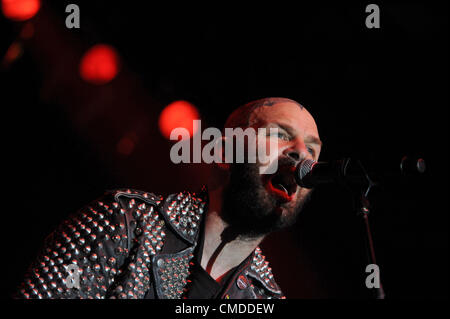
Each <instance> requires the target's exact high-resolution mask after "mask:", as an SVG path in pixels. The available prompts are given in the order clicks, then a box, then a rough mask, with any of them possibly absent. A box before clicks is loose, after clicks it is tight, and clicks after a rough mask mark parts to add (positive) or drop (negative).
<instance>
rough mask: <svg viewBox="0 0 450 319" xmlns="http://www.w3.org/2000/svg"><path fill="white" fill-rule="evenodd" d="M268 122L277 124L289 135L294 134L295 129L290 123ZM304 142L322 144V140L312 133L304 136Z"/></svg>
mask: <svg viewBox="0 0 450 319" xmlns="http://www.w3.org/2000/svg"><path fill="white" fill-rule="evenodd" d="M268 124H274V125H276V126H278V127H279V128H281V129H283V130H285V131H286V132H288V133H289V134H290V135H293V136H294V135H295V130H294V129H293V128H292V127H291V126H290V125H286V124H282V123H278V122H271V123H268ZM305 142H306V143H313V144H317V145H319V146H322V144H323V143H322V141H321V140H320V138H318V137H317V136H314V135H307V136H306V137H305Z"/></svg>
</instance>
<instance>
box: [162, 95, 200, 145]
mask: <svg viewBox="0 0 450 319" xmlns="http://www.w3.org/2000/svg"><path fill="white" fill-rule="evenodd" d="M199 119H200V114H199V113H198V111H197V109H196V107H195V106H194V105H192V104H191V103H189V102H187V101H175V102H172V103H170V104H169V105H168V106H166V107H165V108H164V110H163V111H162V112H161V115H160V116H159V130H160V131H161V134H162V135H163V136H164V137H165V138H167V139H169V138H170V133H171V132H172V130H173V129H175V128H179V127H180V128H185V129H187V130H188V131H189V134H190V137H192V136H193V135H194V134H195V133H196V132H197V129H198V128H197V127H194V126H193V121H194V120H199Z"/></svg>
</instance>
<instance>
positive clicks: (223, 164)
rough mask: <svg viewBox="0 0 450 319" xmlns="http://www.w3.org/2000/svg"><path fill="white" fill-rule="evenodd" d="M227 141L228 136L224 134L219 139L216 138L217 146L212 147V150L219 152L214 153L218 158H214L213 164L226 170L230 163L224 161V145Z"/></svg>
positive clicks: (228, 168)
mask: <svg viewBox="0 0 450 319" xmlns="http://www.w3.org/2000/svg"><path fill="white" fill-rule="evenodd" d="M227 142H229V140H228V138H227V137H226V136H222V137H221V138H220V139H218V140H217V141H216V143H217V144H219V145H217V144H216V146H217V148H215V149H214V151H215V152H216V151H218V153H219V154H215V155H216V156H217V157H218V158H216V161H215V162H214V163H215V165H217V167H218V168H219V169H220V170H226V171H229V170H230V163H227V161H226V159H227V158H226V153H225V150H226V148H225V145H226V144H227Z"/></svg>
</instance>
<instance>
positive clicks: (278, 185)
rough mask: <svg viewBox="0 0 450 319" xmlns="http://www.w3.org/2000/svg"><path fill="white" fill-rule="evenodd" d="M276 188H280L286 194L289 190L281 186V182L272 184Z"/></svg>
mask: <svg viewBox="0 0 450 319" xmlns="http://www.w3.org/2000/svg"><path fill="white" fill-rule="evenodd" d="M274 186H275V187H276V188H278V189H281V190H282V191H283V192H285V193H286V194H288V195H289V192H288V191H287V189H286V188H285V187H284V186H283V185H281V184H276V185H274Z"/></svg>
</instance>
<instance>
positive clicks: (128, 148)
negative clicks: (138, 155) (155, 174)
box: [116, 137, 135, 156]
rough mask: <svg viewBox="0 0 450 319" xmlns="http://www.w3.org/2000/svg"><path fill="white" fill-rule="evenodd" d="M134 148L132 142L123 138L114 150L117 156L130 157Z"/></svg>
mask: <svg viewBox="0 0 450 319" xmlns="http://www.w3.org/2000/svg"><path fill="white" fill-rule="evenodd" d="M134 147H135V143H134V141H133V140H132V139H131V138H129V137H123V138H121V139H120V141H119V142H118V143H117V146H116V149H117V152H118V153H119V154H122V155H125V156H128V155H130V154H131V153H132V152H133V150H134Z"/></svg>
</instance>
